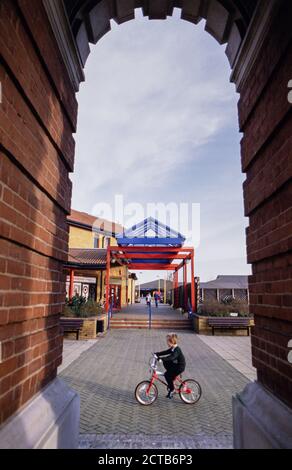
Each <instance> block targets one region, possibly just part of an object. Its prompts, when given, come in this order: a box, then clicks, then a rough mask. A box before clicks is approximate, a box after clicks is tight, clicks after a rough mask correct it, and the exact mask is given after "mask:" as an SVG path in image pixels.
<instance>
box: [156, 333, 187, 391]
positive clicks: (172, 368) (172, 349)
mask: <svg viewBox="0 0 292 470" xmlns="http://www.w3.org/2000/svg"><path fill="white" fill-rule="evenodd" d="M166 341H167V345H168V346H169V349H167V350H166V351H160V352H157V353H155V355H156V356H157V357H158V358H159V359H160V358H161V359H162V362H163V365H164V367H165V369H166V372H165V374H164V377H165V379H166V381H167V384H168V394H167V395H166V398H170V399H171V398H172V397H173V395H174V383H173V381H174V379H175V378H176V377H177V376H178V375H180V374H182V372H183V371H184V370H185V368H186V360H185V357H184V355H183V352H182V350H181V349H180V347H179V346H178V344H177V334H176V333H169V334H168V335H166Z"/></svg>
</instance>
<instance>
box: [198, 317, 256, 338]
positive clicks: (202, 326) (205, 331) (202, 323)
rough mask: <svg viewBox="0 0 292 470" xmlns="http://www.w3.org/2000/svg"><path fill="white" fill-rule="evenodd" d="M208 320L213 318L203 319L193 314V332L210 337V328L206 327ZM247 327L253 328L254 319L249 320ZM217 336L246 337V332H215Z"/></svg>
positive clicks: (231, 330) (228, 330)
mask: <svg viewBox="0 0 292 470" xmlns="http://www.w3.org/2000/svg"><path fill="white" fill-rule="evenodd" d="M209 318H214V316H213V317H209V316H208V317H207V316H206V317H204V316H202V315H198V314H197V313H195V314H194V315H193V322H194V330H195V332H196V333H197V334H199V335H212V328H211V327H210V326H208V320H209ZM249 326H254V319H253V318H250V320H249ZM217 335H218V336H219V335H221V336H247V331H246V330H240V329H238V330H235V329H234V330H233V329H226V330H220V332H219V331H218V332H217Z"/></svg>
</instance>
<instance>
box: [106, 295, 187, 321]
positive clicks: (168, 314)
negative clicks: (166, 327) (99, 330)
mask: <svg viewBox="0 0 292 470" xmlns="http://www.w3.org/2000/svg"><path fill="white" fill-rule="evenodd" d="M148 316H149V310H148V305H146V302H145V299H143V300H142V302H141V303H139V304H133V305H129V306H128V307H124V308H123V309H122V310H121V311H120V312H117V313H114V318H117V319H120V320H133V319H136V320H138V319H140V320H144V319H147V318H148ZM151 316H152V319H159V320H162V319H163V320H185V319H186V318H188V314H187V313H184V314H182V313H180V312H179V311H178V310H174V309H173V308H172V307H170V305H168V304H159V305H158V307H155V303H154V302H153V303H152V304H151Z"/></svg>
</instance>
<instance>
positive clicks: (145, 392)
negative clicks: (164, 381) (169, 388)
mask: <svg viewBox="0 0 292 470" xmlns="http://www.w3.org/2000/svg"><path fill="white" fill-rule="evenodd" d="M150 384H151V382H150V381H149V380H144V381H143V382H140V383H139V384H138V385H137V387H136V389H135V398H136V400H137V401H138V403H140V405H144V406H147V405H152V403H154V402H155V400H156V399H157V397H158V390H157V387H156V385H155V384H152V385H151V387H150Z"/></svg>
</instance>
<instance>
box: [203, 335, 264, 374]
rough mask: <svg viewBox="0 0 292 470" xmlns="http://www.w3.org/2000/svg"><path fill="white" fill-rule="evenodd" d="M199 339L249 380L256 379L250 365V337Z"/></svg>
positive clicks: (253, 368)
mask: <svg viewBox="0 0 292 470" xmlns="http://www.w3.org/2000/svg"><path fill="white" fill-rule="evenodd" d="M200 339H201V340H202V341H203V342H204V343H205V344H207V345H208V346H209V347H210V348H211V349H213V351H215V352H216V353H217V354H219V356H221V357H222V358H223V359H225V361H227V362H228V363H229V364H230V365H232V366H233V367H234V368H235V369H236V370H238V371H239V372H241V373H242V374H243V375H244V376H245V377H247V378H248V379H249V380H251V381H253V380H256V378H257V372H256V368H255V367H253V365H252V358H251V338H250V336H246V337H245V336H203V335H201V336H200Z"/></svg>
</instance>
